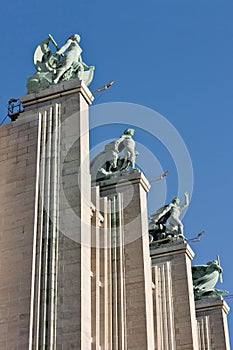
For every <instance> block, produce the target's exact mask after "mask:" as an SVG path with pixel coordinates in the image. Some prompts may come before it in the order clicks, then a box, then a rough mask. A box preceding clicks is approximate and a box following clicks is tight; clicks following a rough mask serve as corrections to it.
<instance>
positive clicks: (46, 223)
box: [21, 79, 93, 350]
mask: <svg viewBox="0 0 233 350" xmlns="http://www.w3.org/2000/svg"><path fill="white" fill-rule="evenodd" d="M92 98H93V97H92V95H91V93H90V91H89V90H88V89H87V87H86V86H85V85H84V84H83V83H82V82H81V81H79V80H78V79H74V80H72V81H69V82H64V83H61V84H58V85H56V86H52V87H50V88H49V89H46V90H43V91H41V92H40V93H38V94H29V95H26V96H25V97H22V98H21V102H22V104H23V106H24V109H25V112H24V113H23V114H22V117H23V118H27V117H28V116H32V115H35V116H38V118H39V121H40V126H39V140H40V143H39V145H38V149H37V154H38V165H37V170H36V174H37V175H36V179H37V180H36V181H37V187H36V188H35V191H36V198H37V202H36V203H35V211H36V216H35V232H34V253H33V254H34V255H33V264H32V265H33V268H32V285H33V288H32V293H31V323H30V349H31V350H32V349H33V350H34V349H39V350H43V349H47V348H51V349H52V348H53V349H64V350H66V349H67V350H69V349H71V348H75V349H77V350H79V349H80V350H81V349H82V350H84V349H85V350H88V349H89V350H90V349H91V241H90V238H91V230H90V219H91V196H90V174H89V121H88V106H89V104H90V103H91V101H92Z"/></svg>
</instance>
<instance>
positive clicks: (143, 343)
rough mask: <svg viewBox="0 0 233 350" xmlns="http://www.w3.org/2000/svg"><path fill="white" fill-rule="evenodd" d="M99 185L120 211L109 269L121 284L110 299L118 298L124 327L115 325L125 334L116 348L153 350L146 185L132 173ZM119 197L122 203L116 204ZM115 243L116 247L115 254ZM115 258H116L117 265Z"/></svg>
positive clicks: (137, 175)
mask: <svg viewBox="0 0 233 350" xmlns="http://www.w3.org/2000/svg"><path fill="white" fill-rule="evenodd" d="M99 185H100V193H101V196H102V197H106V196H107V197H108V198H113V202H112V203H113V204H112V210H113V208H114V207H115V210H116V213H117V210H119V211H120V215H118V216H116V220H117V221H116V222H117V229H116V228H114V232H112V234H113V233H114V234H116V233H117V232H118V233H119V232H122V235H121V237H122V238H121V237H120V236H119V237H120V238H118V236H117V237H115V236H114V235H113V236H112V239H113V242H112V248H113V250H112V259H113V260H112V268H114V267H115V270H114V271H113V272H114V276H115V275H116V274H117V276H119V274H120V276H121V285H120V286H119V287H118V289H117V291H116V292H115V294H113V298H116V295H117V296H119V299H118V300H113V305H117V307H118V309H119V310H121V311H120V312H119V314H120V315H121V319H123V321H124V327H122V323H120V324H119V323H118V327H121V330H120V331H119V334H124V341H122V339H118V344H119V346H120V347H119V349H122V350H123V349H124V350H126V349H127V350H152V349H154V334H153V331H154V330H153V304H152V280H151V261H150V254H149V242H148V226H147V201H146V192H147V191H148V190H149V184H148V182H147V180H146V178H145V177H144V175H143V174H142V173H140V172H139V171H132V172H131V173H130V174H128V175H125V176H121V177H118V178H112V179H109V180H106V181H102V182H100V184H99ZM118 195H120V197H121V198H122V201H121V204H118V205H117V197H118ZM114 196H115V198H116V200H115V202H114ZM114 203H115V204H114ZM117 207H118V209H117ZM113 214H114V213H113V212H112V215H113ZM119 220H120V221H121V222H119ZM114 222H115V221H113V223H114ZM121 239H122V242H121ZM114 242H117V245H119V249H118V250H116V251H115V250H114V248H115V244H114ZM121 246H123V249H121ZM114 257H115V258H116V257H117V258H118V260H119V261H118V263H117V262H116V259H115V258H114ZM113 284H114V281H113ZM117 293H118V294H117ZM122 298H123V300H122ZM122 308H123V309H122ZM114 322H117V320H113V330H114V326H116V324H115V323H114ZM113 338H114V335H113ZM120 338H121V337H120ZM113 349H114V350H118V348H115V347H113Z"/></svg>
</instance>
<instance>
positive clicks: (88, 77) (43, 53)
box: [27, 34, 94, 93]
mask: <svg viewBox="0 0 233 350" xmlns="http://www.w3.org/2000/svg"><path fill="white" fill-rule="evenodd" d="M50 43H52V44H53V45H54V46H55V48H56V50H57V51H56V52H55V53H52V51H51V49H50V46H49V45H50ZM79 43H80V36H79V35H78V34H73V35H71V36H70V37H69V38H68V40H67V41H66V43H65V44H64V45H63V46H62V47H61V48H60V49H59V47H58V45H57V43H56V42H55V40H54V39H53V37H52V35H50V34H49V36H48V38H47V39H45V40H43V41H42V42H41V43H40V44H39V45H38V46H37V48H36V50H35V52H34V58H33V60H34V65H35V68H36V70H37V72H36V73H35V74H34V75H32V76H30V77H29V78H28V82H27V89H28V93H31V92H38V91H39V90H42V89H45V88H48V87H49V86H50V85H53V84H57V83H59V82H60V81H66V80H70V79H73V78H79V79H80V80H82V81H84V83H85V84H86V85H87V86H88V85H89V84H90V83H91V81H92V79H93V75H94V66H88V65H87V64H85V63H84V62H83V60H82V57H81V53H82V49H81V47H80V45H79Z"/></svg>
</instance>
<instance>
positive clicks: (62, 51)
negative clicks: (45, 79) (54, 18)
mask: <svg viewBox="0 0 233 350" xmlns="http://www.w3.org/2000/svg"><path fill="white" fill-rule="evenodd" d="M70 44H71V40H67V42H66V43H65V44H64V45H63V46H62V47H61V48H60V49H59V50H58V51H57V52H56V54H57V55H61V54H62V53H64V52H65V51H66V50H67V49H68V48H69V47H70Z"/></svg>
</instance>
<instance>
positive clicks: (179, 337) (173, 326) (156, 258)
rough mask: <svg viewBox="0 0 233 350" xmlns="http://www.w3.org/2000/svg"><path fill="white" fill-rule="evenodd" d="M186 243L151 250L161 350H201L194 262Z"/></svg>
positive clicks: (155, 310) (156, 335) (157, 339)
mask: <svg viewBox="0 0 233 350" xmlns="http://www.w3.org/2000/svg"><path fill="white" fill-rule="evenodd" d="M193 256H194V253H193V251H192V250H191V248H190V246H189V245H188V244H185V243H171V244H164V245H161V246H160V247H157V248H156V247H154V248H153V246H152V247H151V259H152V276H153V283H154V316H155V339H156V341H155V343H156V347H155V348H156V349H157V350H165V349H166V350H173V349H176V350H184V349H187V350H191V349H193V350H197V349H198V337H197V327H196V315H195V304H194V295H193V284H192V271H191V260H192V259H193Z"/></svg>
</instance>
